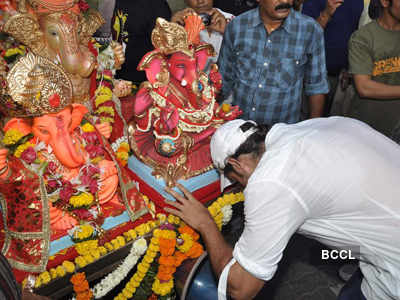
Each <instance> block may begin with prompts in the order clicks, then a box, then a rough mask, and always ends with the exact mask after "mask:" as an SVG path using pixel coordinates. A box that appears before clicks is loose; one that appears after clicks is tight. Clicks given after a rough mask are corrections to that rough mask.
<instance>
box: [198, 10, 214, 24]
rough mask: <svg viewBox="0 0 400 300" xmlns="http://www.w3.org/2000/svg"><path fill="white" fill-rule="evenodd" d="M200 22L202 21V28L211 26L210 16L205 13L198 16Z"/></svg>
mask: <svg viewBox="0 0 400 300" xmlns="http://www.w3.org/2000/svg"><path fill="white" fill-rule="evenodd" d="M199 16H200V18H201V20H202V21H203V24H204V26H208V25H210V24H211V16H210V15H209V14H206V13H202V14H199Z"/></svg>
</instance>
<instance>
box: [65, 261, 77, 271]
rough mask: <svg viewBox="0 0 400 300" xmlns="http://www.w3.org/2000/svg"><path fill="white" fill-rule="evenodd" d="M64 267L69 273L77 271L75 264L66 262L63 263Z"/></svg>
mask: <svg viewBox="0 0 400 300" xmlns="http://www.w3.org/2000/svg"><path fill="white" fill-rule="evenodd" d="M62 266H63V267H64V269H65V270H66V271H67V272H68V273H73V272H74V271H75V265H74V263H73V262H70V261H68V260H64V262H63V263H62Z"/></svg>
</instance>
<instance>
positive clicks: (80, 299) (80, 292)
mask: <svg viewBox="0 0 400 300" xmlns="http://www.w3.org/2000/svg"><path fill="white" fill-rule="evenodd" d="M70 281H71V283H72V284H73V287H74V292H75V294H76V300H90V299H92V298H93V293H92V291H91V290H90V289H89V283H88V281H87V280H86V276H85V273H76V274H74V275H73V276H72V277H71V279H70Z"/></svg>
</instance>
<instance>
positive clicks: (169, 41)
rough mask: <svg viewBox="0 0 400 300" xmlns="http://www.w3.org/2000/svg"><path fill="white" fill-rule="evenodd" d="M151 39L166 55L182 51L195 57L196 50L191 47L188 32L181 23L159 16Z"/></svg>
mask: <svg viewBox="0 0 400 300" xmlns="http://www.w3.org/2000/svg"><path fill="white" fill-rule="evenodd" d="M151 41H152V43H153V46H154V47H155V48H156V49H159V50H160V52H162V53H163V54H164V55H169V54H172V53H175V52H182V53H185V54H186V55H188V56H190V57H193V54H194V51H193V49H190V48H189V43H188V35H187V32H186V30H185V28H183V27H182V26H181V25H179V24H176V23H172V22H168V21H166V20H165V19H163V18H157V20H156V26H155V27H154V29H153V32H152V33H151Z"/></svg>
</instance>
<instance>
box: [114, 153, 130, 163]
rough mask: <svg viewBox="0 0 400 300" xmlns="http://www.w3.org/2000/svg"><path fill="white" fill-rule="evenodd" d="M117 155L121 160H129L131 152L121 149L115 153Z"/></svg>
mask: <svg viewBox="0 0 400 300" xmlns="http://www.w3.org/2000/svg"><path fill="white" fill-rule="evenodd" d="M115 156H116V157H117V158H118V159H119V160H121V161H127V160H128V158H129V153H128V152H121V151H119V152H117V153H116V154H115Z"/></svg>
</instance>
